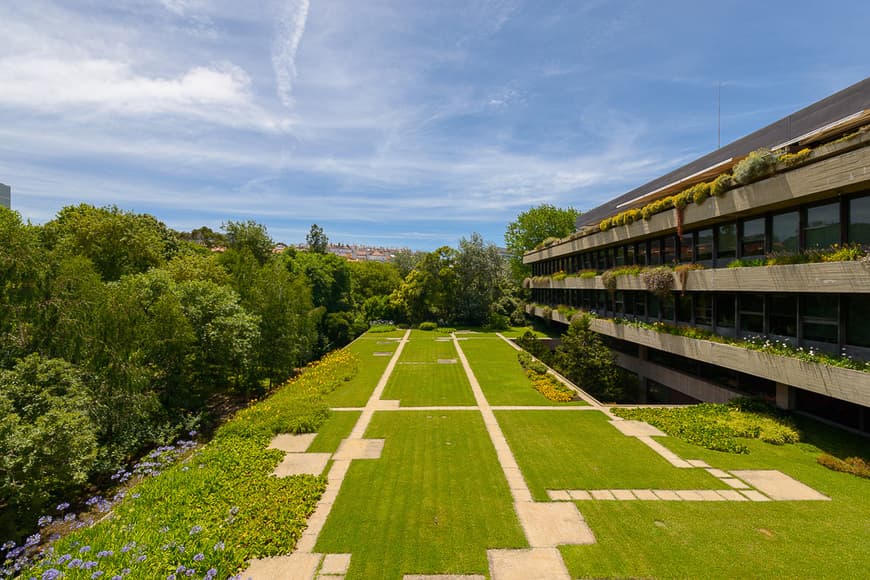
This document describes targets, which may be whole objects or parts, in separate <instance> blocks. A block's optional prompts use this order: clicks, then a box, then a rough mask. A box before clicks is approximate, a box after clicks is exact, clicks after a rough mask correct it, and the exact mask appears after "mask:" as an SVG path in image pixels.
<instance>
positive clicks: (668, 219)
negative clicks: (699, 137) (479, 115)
mask: <svg viewBox="0 0 870 580" xmlns="http://www.w3.org/2000/svg"><path fill="white" fill-rule="evenodd" d="M759 148H766V149H768V150H770V151H771V154H770V155H753V156H752V159H751V160H745V161H744V159H745V158H747V156H748V155H749V153H750V152H753V151H756V150H758V149H759ZM732 173H733V178H731V179H729V178H728V177H720V176H723V175H725V176H728V175H731V174H732ZM846 245H848V246H849V247H850V248H852V247H854V253H858V254H859V253H860V249H858V246H859V245H863V246H864V248H863V249H864V250H865V251H866V250H867V249H868V247H870V79H865V80H864V81H862V82H860V83H857V84H856V85H853V86H851V87H849V88H847V89H845V90H843V91H841V92H839V93H836V94H834V95H831V96H830V97H828V98H826V99H824V100H822V101H819V102H818V103H815V104H813V105H811V106H809V107H807V108H805V109H802V110H801V111H798V112H796V113H794V114H792V115H789V116H788V117H786V118H784V119H782V120H780V121H777V122H776V123H773V124H772V125H769V126H767V127H764V128H763V129H760V130H759V131H756V132H755V133H752V134H751V135H748V136H746V137H744V138H742V139H739V140H738V141H735V142H734V143H731V144H730V145H727V146H725V147H723V148H721V149H719V150H717V151H714V152H712V153H710V154H708V155H705V156H704V157H701V158H700V159H698V160H696V161H693V162H692V163H689V164H687V165H685V166H683V167H681V168H679V169H677V170H675V171H673V172H671V173H669V174H667V175H664V176H661V177H659V178H657V179H655V180H653V181H651V182H649V183H647V184H644V185H643V186H641V187H638V188H636V189H634V190H632V191H630V192H628V193H626V194H625V195H623V196H620V197H619V198H616V199H614V200H612V201H610V202H608V203H606V204H604V205H602V206H600V207H598V208H595V209H593V210H592V211H589V212H587V213H585V214H583V215H582V216H580V218H579V219H578V221H577V232H576V233H575V234H573V235H571V236H570V237H568V238H565V239H563V240H559V241H558V242H555V243H552V244H550V245H548V246H545V247H543V248H540V249H537V250H535V251H533V252H530V253H528V254H526V256H525V257H524V262H525V263H527V264H530V265H531V266H532V273H533V277H532V278H530V279H528V280H527V281H526V284H527V286H528V287H529V288H531V292H532V301H533V304H532V305H530V306H529V312H530V313H533V314H535V315H537V316H541V317H545V318H551V319H553V320H555V321H557V322H561V323H564V324H567V323H568V322H569V318H570V315H571V314H572V313H573V311H574V310H585V311H590V312H594V313H595V314H596V315H597V318H596V319H595V320H594V322H593V329H594V330H595V331H597V332H599V333H601V334H602V335H605V336H606V337H608V338H607V340H608V343H609V344H610V346H611V347H612V348H613V349H614V350H615V351H617V358H618V361H619V364H620V365H621V366H623V367H624V368H626V369H629V370H631V371H633V372H635V373H637V374H638V376H639V377H640V379H641V385H642V398H643V397H646V398H647V399H648V400H649V401H650V402H654V401H658V402H677V401H696V400H697V401H725V400H728V399H730V398H732V397H734V396H738V395H744V394H754V395H761V396H764V397H767V398H769V399H770V400H773V401H775V402H776V403H777V405H779V406H781V407H784V408H789V409H795V410H798V411H802V412H806V413H810V414H813V415H816V416H819V417H822V418H825V419H828V420H832V421H835V422H837V423H839V424H842V425H846V426H848V427H851V428H854V429H858V430H862V431H865V432H870V410H868V408H870V372H864V371H861V370H855V369H851V368H842V367H839V366H831V365H825V364H820V363H817V362H813V358H812V357H811V356H810V355H809V354H808V353H810V352H813V353H819V352H822V353H829V354H831V355H833V356H840V355H848V356H849V357H852V358H853V359H854V360H859V361H870V258H867V257H865V258H863V259H858V260H851V261H845V260H842V261H841V259H842V258H848V257H854V256H844V255H843V254H847V253H848V252H842V251H841V252H840V254H839V255H834V252H835V251H836V250H837V249H842V248H843V246H846ZM771 258H774V260H771ZM823 259H824V260H832V259H833V260H836V261H822V260H823ZM737 260H740V262H738V263H735V261H737ZM808 261H809V262H811V263H803V262H808ZM738 265H742V266H743V267H735V266H738ZM657 266H668V267H671V268H674V270H673V271H672V272H666V271H663V270H660V271H659V272H658V275H650V274H647V275H646V276H644V275H643V274H640V275H637V274H636V270H635V272H632V271H631V270H626V268H629V267H635V268H637V267H640V268H646V269H649V268H653V267H657ZM729 266H731V267H729ZM608 270H610V273H607V271H608ZM596 274H597V275H596ZM656 289H658V290H657V291H655V290H656ZM653 323H656V324H655V325H654V324H653ZM680 327H692V328H694V329H697V330H698V331H701V332H693V333H692V337H687V336H685V335H686V334H687V333H686V332H685V330H681V329H680ZM663 328H666V329H668V330H669V331H670V332H666V331H663V330H662V329H663ZM705 336H709V337H710V338H712V340H708V339H705V338H704V337H705ZM746 340H755V341H760V342H761V343H763V342H764V341H768V340H769V341H771V343H772V344H773V345H776V341H780V344H782V343H784V344H786V345H787V347H785V348H786V349H795V350H793V351H791V352H792V354H791V355H789V356H781V355H777V354H774V353H773V352H772V350H774V348H773V347H768V348H766V349H762V350H753V349H751V348H747V347H746V346H745V344H746V343H745V342H741V341H746ZM796 349H803V350H802V351H797V350H796ZM780 352H784V351H780ZM794 355H796V356H794Z"/></svg>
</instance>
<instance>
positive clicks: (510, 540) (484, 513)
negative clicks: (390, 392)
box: [315, 411, 527, 580]
mask: <svg viewBox="0 0 870 580" xmlns="http://www.w3.org/2000/svg"><path fill="white" fill-rule="evenodd" d="M365 436H366V437H371V438H384V439H385V440H386V441H385V445H384V451H383V455H382V456H381V458H380V459H377V460H361V461H354V462H353V463H352V464H351V467H350V471H349V472H348V474H347V476H346V478H345V480H344V484H343V485H342V489H341V493H340V494H339V496H338V498H337V499H336V501H335V504H334V507H333V509H332V512H331V513H330V516H329V519H328V520H327V523H326V526H325V527H324V529H323V532H322V533H321V535H320V538H319V540H318V542H317V545H316V546H315V551H317V552H324V553H352V554H353V557H352V559H351V564H350V569H349V571H348V574H347V580H353V579H369V578H401V577H402V576H403V575H404V574H449V573H453V574H472V573H475V574H486V573H487V571H488V567H487V559H486V550H487V549H488V548H510V547H513V548H523V547H527V545H526V541H525V537H524V536H523V533H522V531H521V529H520V526H519V522H518V520H517V517H516V514H515V512H514V510H513V499H512V498H511V495H510V490H509V489H508V486H507V481H506V480H505V478H504V475H503V472H502V470H501V467H500V466H499V464H498V460H497V458H496V454H495V448H494V447H493V446H492V443H491V441H490V439H489V436H488V434H487V432H486V428H485V426H484V424H483V419H482V417H481V415H480V414H479V413H478V412H476V411H446V412H445V411H392V412H381V413H375V415H374V418H373V420H372V423H371V424H370V425H369V428H368V429H367V431H366V434H365Z"/></svg>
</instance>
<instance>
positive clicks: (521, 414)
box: [495, 411, 726, 530]
mask: <svg viewBox="0 0 870 580" xmlns="http://www.w3.org/2000/svg"><path fill="white" fill-rule="evenodd" d="M495 415H496V418H497V419H498V422H499V425H501V428H502V431H503V432H504V434H505V437H506V438H507V440H508V444H509V445H510V447H511V450H512V451H513V452H514V456H515V457H516V459H517V463H519V465H520V469H521V470H522V472H523V476H524V477H525V478H526V482H527V483H528V485H529V489H530V490H531V492H532V495H533V496H534V497H535V499H536V500H538V501H547V500H548V498H547V490H548V489H725V488H726V487H725V485H724V484H722V483H720V482H719V480H717V479H716V478H714V477H712V476H710V475H709V474H707V473H706V472H705V471H703V470H700V469H679V468H676V467H673V466H672V465H671V464H670V463H668V462H667V461H665V460H664V459H663V458H662V457H661V456H659V455H658V454H656V453H655V452H654V451H652V450H651V449H650V448H649V447H647V446H646V445H644V444H643V443H641V442H640V441H638V440H637V439H636V438H634V437H626V436H625V435H623V434H622V433H620V432H619V431H617V430H616V429H615V428H614V427H613V426H611V425H609V424H608V421H609V419H608V417H607V416H606V415H604V414H603V413H600V412H598V411H496V414H495ZM695 455H697V454H692V453H690V454H689V455H688V457H686V458H687V459H695V458H696V457H695ZM712 465H714V467H718V465H715V464H712ZM594 529H595V528H593V530H594Z"/></svg>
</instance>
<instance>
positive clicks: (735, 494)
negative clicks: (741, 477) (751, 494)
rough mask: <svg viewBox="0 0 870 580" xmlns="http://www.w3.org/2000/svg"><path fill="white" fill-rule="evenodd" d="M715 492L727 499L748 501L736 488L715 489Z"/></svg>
mask: <svg viewBox="0 0 870 580" xmlns="http://www.w3.org/2000/svg"><path fill="white" fill-rule="evenodd" d="M716 492H717V493H718V494H719V495H721V496H722V497H724V498H725V499H726V500H728V501H749V500H748V499H746V496H744V495H743V494H741V493H740V492H739V491H737V490H736V489H717V490H716Z"/></svg>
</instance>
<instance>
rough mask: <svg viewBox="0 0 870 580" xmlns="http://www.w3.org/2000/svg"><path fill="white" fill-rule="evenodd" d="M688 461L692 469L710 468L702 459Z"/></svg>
mask: <svg viewBox="0 0 870 580" xmlns="http://www.w3.org/2000/svg"><path fill="white" fill-rule="evenodd" d="M686 461H688V463H689V465H691V466H692V467H701V468H704V469H707V468H709V467H710V466H709V465H707V462H706V461H704V460H702V459H687V460H686Z"/></svg>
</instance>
